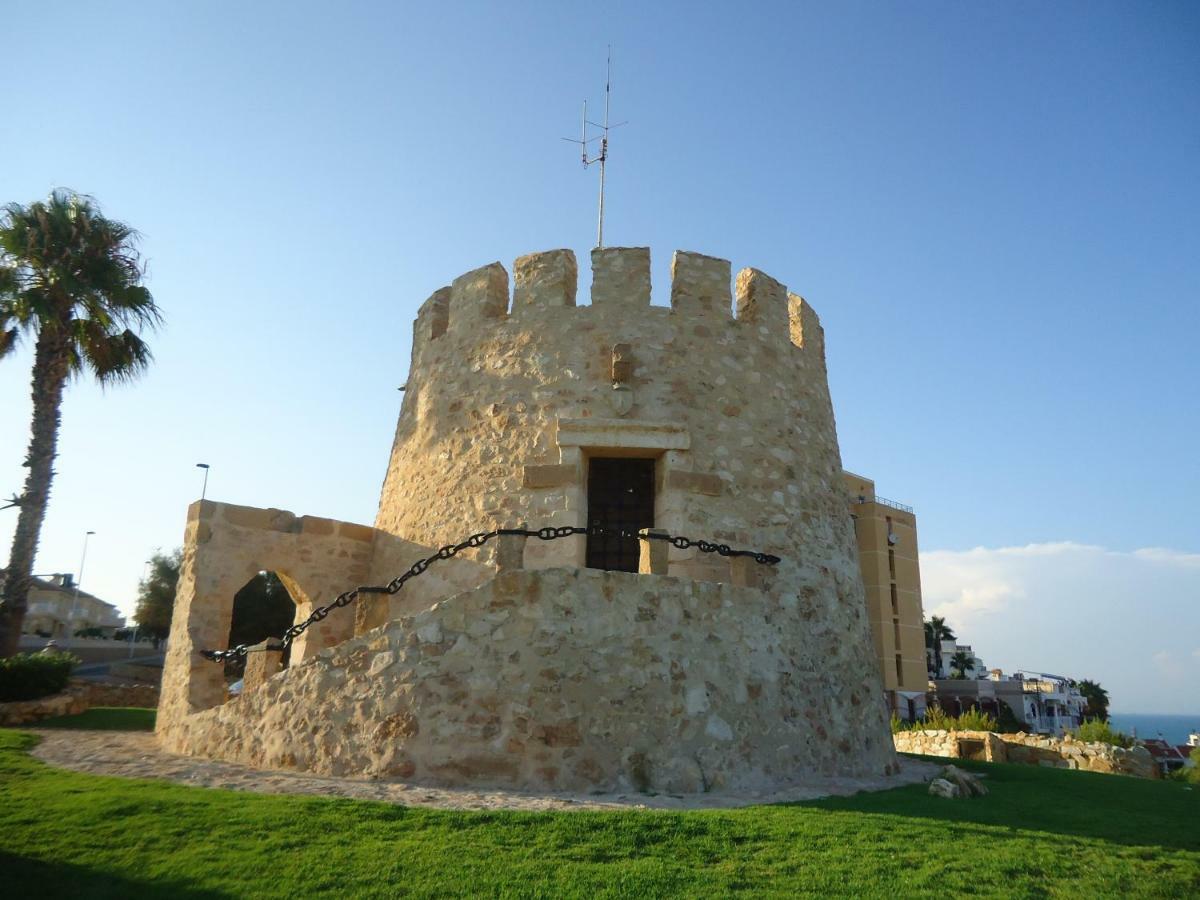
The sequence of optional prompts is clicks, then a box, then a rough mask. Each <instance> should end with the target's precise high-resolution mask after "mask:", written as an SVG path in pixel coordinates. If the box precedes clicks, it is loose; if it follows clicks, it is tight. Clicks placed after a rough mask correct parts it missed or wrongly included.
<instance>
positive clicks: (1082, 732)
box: [1072, 719, 1133, 747]
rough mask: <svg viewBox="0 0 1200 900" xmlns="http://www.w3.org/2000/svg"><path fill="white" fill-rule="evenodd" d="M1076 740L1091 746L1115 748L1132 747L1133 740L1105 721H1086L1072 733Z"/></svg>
mask: <svg viewBox="0 0 1200 900" xmlns="http://www.w3.org/2000/svg"><path fill="white" fill-rule="evenodd" d="M1072 733H1073V734H1074V736H1075V739H1076V740H1080V741H1087V742H1088V743H1090V744H1112V745H1113V746H1115V747H1132V746H1133V738H1131V737H1129V736H1128V735H1126V734H1122V733H1121V732H1119V731H1113V729H1112V726H1111V725H1109V724H1108V723H1107V722H1105V721H1104V720H1103V719H1084V720H1083V724H1082V725H1080V726H1079V727H1078V728H1076V729H1075V731H1074V732H1072Z"/></svg>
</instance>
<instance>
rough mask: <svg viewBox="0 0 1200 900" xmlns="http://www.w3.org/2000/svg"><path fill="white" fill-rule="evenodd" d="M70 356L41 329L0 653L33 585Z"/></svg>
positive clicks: (0, 617)
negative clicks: (23, 479) (23, 481)
mask: <svg viewBox="0 0 1200 900" xmlns="http://www.w3.org/2000/svg"><path fill="white" fill-rule="evenodd" d="M67 373H68V359H67V356H66V353H65V352H64V342H63V341H62V339H61V338H60V337H59V336H58V335H57V334H56V333H55V330H54V329H49V328H43V329H42V331H41V333H40V334H39V335H38V340H37V348H36V350H35V351H34V357H33V384H32V393H33V422H32V425H31V427H30V437H29V453H28V455H27V456H26V458H25V465H26V466H27V467H28V468H29V475H28V476H27V477H26V479H25V492H24V493H23V494H22V495H21V507H20V509H21V512H20V515H19V516H18V517H17V530H16V532H15V533H14V534H13V543H12V552H11V553H10V554H9V557H8V574H7V577H6V578H5V580H4V590H3V592H0V657H5V656H12V655H13V654H14V653H16V652H17V650H18V648H19V642H20V639H21V625H22V624H23V623H24V621H25V609H26V600H27V597H28V595H29V587H30V584H31V583H32V576H33V560H34V557H35V556H36V555H37V545H38V538H39V537H40V536H41V533H42V521H43V519H45V517H46V504H47V502H48V501H49V499H50V482H51V480H52V479H53V478H54V457H55V456H56V455H57V454H58V426H59V421H60V418H61V407H62V397H63V388H64V387H65V385H66V382H67Z"/></svg>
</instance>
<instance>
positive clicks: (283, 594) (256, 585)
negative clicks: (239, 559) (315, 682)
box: [225, 570, 298, 685]
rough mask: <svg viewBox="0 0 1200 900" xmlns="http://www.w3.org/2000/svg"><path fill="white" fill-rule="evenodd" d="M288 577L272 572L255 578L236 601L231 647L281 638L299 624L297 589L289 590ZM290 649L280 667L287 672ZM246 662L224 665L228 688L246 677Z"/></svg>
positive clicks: (231, 620) (264, 572) (236, 597)
mask: <svg viewBox="0 0 1200 900" xmlns="http://www.w3.org/2000/svg"><path fill="white" fill-rule="evenodd" d="M289 581H290V579H287V577H286V576H281V575H280V574H279V573H277V572H274V571H271V570H263V571H261V572H258V573H257V574H255V575H253V576H252V577H251V578H250V579H249V580H248V581H247V582H246V583H245V584H244V585H242V587H241V588H240V589H239V590H238V592H237V593H236V594H234V597H233V612H232V615H231V616H230V621H229V642H228V643H227V644H226V646H228V647H236V646H238V645H239V644H245V645H247V646H253V645H255V644H259V643H262V642H263V641H265V640H267V639H268V638H278V637H280V636H281V635H282V634H283V633H284V632H285V631H287V629H288V628H290V627H291V626H292V623H293V622H294V621H295V620H296V607H297V605H298V603H297V600H296V597H295V596H294V593H293V592H294V591H295V590H296V589H295V587H294V585H292V586H290V587H289V584H288V582H289ZM291 649H292V648H291V647H288V649H287V650H285V651H284V654H283V659H282V662H281V666H282V667H284V668H286V667H287V665H288V662H289V657H290V655H291ZM245 669H246V659H245V658H244V657H243V658H241V659H236V660H230V661H229V662H226V663H225V683H226V685H229V684H232V683H233V682H235V681H237V680H239V679H241V678H242V677H243V675H244V674H245Z"/></svg>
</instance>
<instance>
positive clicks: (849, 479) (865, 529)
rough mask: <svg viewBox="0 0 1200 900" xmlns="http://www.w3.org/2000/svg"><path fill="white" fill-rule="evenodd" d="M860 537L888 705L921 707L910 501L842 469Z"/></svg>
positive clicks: (921, 636) (917, 573) (925, 680)
mask: <svg viewBox="0 0 1200 900" xmlns="http://www.w3.org/2000/svg"><path fill="white" fill-rule="evenodd" d="M843 477H844V478H845V483H846V489H847V491H848V492H849V494H850V512H851V514H852V515H853V516H854V532H855V535H856V536H857V539H858V561H859V566H860V568H861V569H862V578H863V586H864V587H865V588H866V596H867V618H868V619H869V620H870V622H871V638H872V640H873V641H874V642H875V655H876V656H877V657H878V659H879V668H880V670H881V671H882V673H883V689H884V695H885V699H886V701H887V704H888V706H889V707H890V708H891V709H892V710H894V711H895V712H896V713H897V714H898V715H899V716H900V718H902V719H913V718H916V717H917V716H921V715H923V714H924V713H925V692H926V690H927V689H928V686H929V673H928V671H927V669H926V665H925V616H924V611H923V610H922V608H921V569H920V564H919V563H918V560H917V518H916V516H915V515H914V514H913V511H912V507H910V506H905V505H903V504H901V503H896V502H895V501H893V500H888V499H887V498H885V497H880V496H879V495H877V494H876V493H875V482H874V481H872V480H871V479H870V478H864V477H863V476H861V475H855V474H854V473H853V472H843Z"/></svg>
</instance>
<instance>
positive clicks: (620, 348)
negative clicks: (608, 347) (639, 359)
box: [612, 344, 633, 384]
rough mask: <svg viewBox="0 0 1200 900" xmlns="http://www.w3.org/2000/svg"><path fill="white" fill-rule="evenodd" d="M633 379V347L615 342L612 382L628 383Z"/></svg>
mask: <svg viewBox="0 0 1200 900" xmlns="http://www.w3.org/2000/svg"><path fill="white" fill-rule="evenodd" d="M632 379H633V348H632V347H631V346H630V345H629V344H613V348H612V383H613V384H628V383H629V382H630V381H631V380H632Z"/></svg>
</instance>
